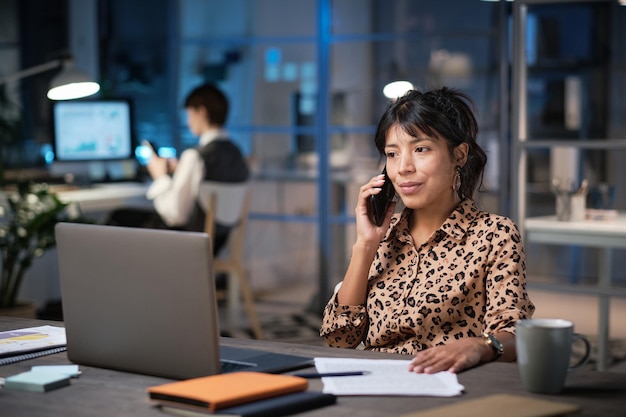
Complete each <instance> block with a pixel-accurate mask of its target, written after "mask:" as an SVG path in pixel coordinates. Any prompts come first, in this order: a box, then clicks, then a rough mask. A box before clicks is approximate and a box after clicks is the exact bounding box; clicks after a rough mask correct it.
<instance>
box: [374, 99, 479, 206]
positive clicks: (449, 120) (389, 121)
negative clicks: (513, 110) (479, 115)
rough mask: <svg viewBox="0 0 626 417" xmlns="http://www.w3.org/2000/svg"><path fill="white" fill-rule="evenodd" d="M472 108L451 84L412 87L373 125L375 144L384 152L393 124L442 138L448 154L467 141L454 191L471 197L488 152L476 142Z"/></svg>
mask: <svg viewBox="0 0 626 417" xmlns="http://www.w3.org/2000/svg"><path fill="white" fill-rule="evenodd" d="M473 110H474V102H473V101H472V100H471V99H470V98H469V96H467V95H466V94H464V93H462V92H460V91H458V90H455V89H452V88H448V87H442V88H439V89H435V90H430V91H425V92H420V91H417V90H411V91H409V92H407V93H406V94H405V95H404V96H402V97H400V98H398V99H397V100H396V101H394V102H392V103H390V104H389V105H388V106H387V109H386V110H385V112H384V113H383V115H382V117H381V118H380V121H379V122H378V128H377V129H376V136H375V138H374V142H375V144H376V148H377V149H378V152H380V154H381V155H382V156H384V154H385V142H386V137H387V132H389V129H390V128H391V127H392V126H394V125H398V126H400V127H401V128H402V130H403V131H404V132H406V133H407V134H409V135H411V136H413V137H418V136H419V133H420V132H423V133H425V134H427V135H428V136H430V137H437V138H441V139H445V140H446V142H447V144H448V150H449V151H450V156H451V157H452V156H453V150H454V148H456V147H457V146H459V145H460V144H461V143H467V144H468V153H467V162H466V164H465V165H464V166H463V167H461V170H460V171H461V187H460V188H459V190H458V192H457V193H458V195H459V197H460V198H461V199H463V198H468V197H470V198H471V197H472V196H473V195H474V192H475V191H476V189H477V188H478V187H479V186H480V185H481V184H482V179H483V171H484V169H485V164H486V163H487V155H486V154H485V152H484V151H483V150H482V148H481V147H480V146H479V145H478V143H477V142H476V137H477V135H478V122H476V118H475V117H474V111H473Z"/></svg>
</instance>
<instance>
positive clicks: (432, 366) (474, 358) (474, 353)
mask: <svg viewBox="0 0 626 417" xmlns="http://www.w3.org/2000/svg"><path fill="white" fill-rule="evenodd" d="M490 350H491V349H490V348H489V346H487V345H486V344H485V341H484V339H483V338H482V337H468V338H463V339H459V340H455V341H453V342H450V343H448V344H446V345H440V346H434V347H432V348H429V349H426V350H423V351H421V352H418V353H417V354H416V355H415V357H414V358H413V359H412V360H411V363H410V364H409V371H410V372H415V373H418V374H421V373H425V374H433V373H435V372H440V371H448V372H453V373H457V372H461V371H462V370H464V369H467V368H471V367H473V366H476V365H478V364H479V363H480V362H481V360H484V359H483V357H484V356H485V355H489V354H490V353H491V352H489V351H490Z"/></svg>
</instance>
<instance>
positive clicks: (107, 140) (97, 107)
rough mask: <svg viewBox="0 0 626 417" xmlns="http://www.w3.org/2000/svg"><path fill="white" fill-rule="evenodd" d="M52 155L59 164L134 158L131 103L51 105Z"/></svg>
mask: <svg viewBox="0 0 626 417" xmlns="http://www.w3.org/2000/svg"><path fill="white" fill-rule="evenodd" d="M52 109H53V125H54V141H53V146H54V155H55V160H56V161H60V162H74V161H76V162H78V161H88V162H91V161H113V160H123V159H130V158H133V156H134V154H133V148H134V145H133V122H132V112H131V103H130V101H129V100H126V99H113V100H112V99H107V100H78V101H58V102H54V103H53V108H52Z"/></svg>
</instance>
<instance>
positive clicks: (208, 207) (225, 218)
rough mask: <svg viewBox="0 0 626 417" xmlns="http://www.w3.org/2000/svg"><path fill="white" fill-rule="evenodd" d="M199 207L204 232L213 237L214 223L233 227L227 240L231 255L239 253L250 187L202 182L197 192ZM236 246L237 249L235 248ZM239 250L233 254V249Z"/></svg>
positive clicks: (248, 205) (241, 246)
mask: <svg viewBox="0 0 626 417" xmlns="http://www.w3.org/2000/svg"><path fill="white" fill-rule="evenodd" d="M199 201H200V205H201V206H202V208H203V209H204V212H205V222H204V231H205V233H207V234H208V235H209V236H214V234H213V233H214V227H215V222H216V221H217V222H218V223H220V224H223V225H225V226H234V227H233V230H232V231H231V232H230V236H229V238H228V247H229V249H231V254H234V253H235V252H241V249H242V248H243V239H244V236H243V235H244V233H243V231H244V230H245V226H246V221H247V218H248V211H249V207H250V187H249V185H248V183H242V184H225V183H213V182H203V183H202V184H201V185H200V190H199ZM237 246H238V247H237ZM235 247H237V249H239V250H238V251H235V252H233V249H235Z"/></svg>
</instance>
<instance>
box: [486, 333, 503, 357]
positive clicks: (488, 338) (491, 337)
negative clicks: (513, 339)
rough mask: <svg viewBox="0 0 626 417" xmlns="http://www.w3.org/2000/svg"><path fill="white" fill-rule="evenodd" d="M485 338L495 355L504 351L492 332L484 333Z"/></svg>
mask: <svg viewBox="0 0 626 417" xmlns="http://www.w3.org/2000/svg"><path fill="white" fill-rule="evenodd" d="M485 339H486V341H487V344H488V345H491V348H492V349H493V351H494V353H495V355H496V357H498V356H500V355H502V354H503V353H504V346H503V345H502V343H500V341H499V340H498V339H497V338H496V337H495V336H494V335H492V334H485Z"/></svg>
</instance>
